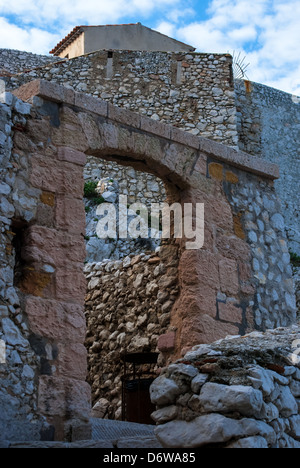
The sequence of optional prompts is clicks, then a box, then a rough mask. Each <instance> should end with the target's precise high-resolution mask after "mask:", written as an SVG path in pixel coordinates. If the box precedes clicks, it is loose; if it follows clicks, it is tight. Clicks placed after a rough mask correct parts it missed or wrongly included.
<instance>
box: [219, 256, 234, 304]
mask: <svg viewBox="0 0 300 468" xmlns="http://www.w3.org/2000/svg"><path fill="white" fill-rule="evenodd" d="M219 273H220V285H221V291H222V292H224V293H225V294H229V295H233V296H234V295H237V294H238V292H239V278H238V266H237V262H236V261H235V260H231V259H229V258H224V259H223V260H221V261H220V262H219Z"/></svg>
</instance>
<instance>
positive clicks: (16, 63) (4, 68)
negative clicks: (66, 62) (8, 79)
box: [0, 49, 57, 76]
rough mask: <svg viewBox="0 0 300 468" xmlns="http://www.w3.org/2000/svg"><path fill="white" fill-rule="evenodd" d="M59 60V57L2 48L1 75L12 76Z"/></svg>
mask: <svg viewBox="0 0 300 468" xmlns="http://www.w3.org/2000/svg"><path fill="white" fill-rule="evenodd" d="M53 62H57V57H52V56H51V55H38V54H32V53H30V52H22V51H20V50H13V49H0V76H1V75H2V76H11V75H14V74H16V73H22V72H24V71H30V70H32V69H33V68H38V67H43V66H45V65H48V64H49V63H53Z"/></svg>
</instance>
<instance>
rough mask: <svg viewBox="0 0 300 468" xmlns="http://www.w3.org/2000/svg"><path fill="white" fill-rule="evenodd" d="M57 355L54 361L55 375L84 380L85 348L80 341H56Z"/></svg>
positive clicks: (85, 371)
mask: <svg viewBox="0 0 300 468" xmlns="http://www.w3.org/2000/svg"><path fill="white" fill-rule="evenodd" d="M57 348H58V355H57V359H56V361H55V366H56V369H57V372H56V375H62V376H64V377H70V378H72V379H78V380H85V378H86V375H87V350H86V348H85V346H84V345H83V344H81V343H76V342H75V343H74V342H73V343H66V342H61V343H57Z"/></svg>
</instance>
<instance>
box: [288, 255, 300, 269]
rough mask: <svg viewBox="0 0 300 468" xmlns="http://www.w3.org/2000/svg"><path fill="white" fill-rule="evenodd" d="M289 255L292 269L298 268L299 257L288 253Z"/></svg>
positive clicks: (299, 264)
mask: <svg viewBox="0 0 300 468" xmlns="http://www.w3.org/2000/svg"><path fill="white" fill-rule="evenodd" d="M290 255H291V264H292V265H293V266H294V267H300V257H299V255H297V254H296V253H294V252H290Z"/></svg>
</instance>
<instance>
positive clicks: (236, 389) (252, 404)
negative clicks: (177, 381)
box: [200, 383, 263, 416]
mask: <svg viewBox="0 0 300 468" xmlns="http://www.w3.org/2000/svg"><path fill="white" fill-rule="evenodd" d="M200 404H201V406H202V408H203V410H204V411H205V412H211V411H212V412H221V413H230V412H234V411H237V412H238V413H240V414H242V415H244V416H255V415H259V413H260V411H261V408H262V405H263V396H262V393H261V392H260V391H259V390H255V389H254V388H253V387H247V386H242V385H232V386H230V387H228V386H226V385H220V384H215V383H206V384H205V385H204V386H203V387H202V389H201V393H200Z"/></svg>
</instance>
